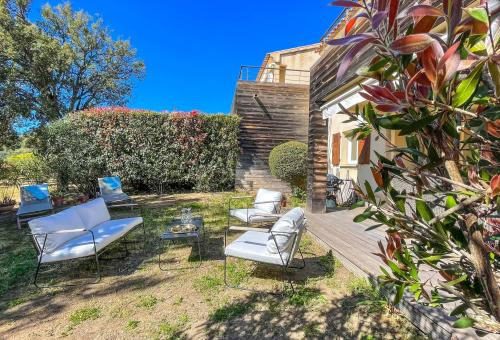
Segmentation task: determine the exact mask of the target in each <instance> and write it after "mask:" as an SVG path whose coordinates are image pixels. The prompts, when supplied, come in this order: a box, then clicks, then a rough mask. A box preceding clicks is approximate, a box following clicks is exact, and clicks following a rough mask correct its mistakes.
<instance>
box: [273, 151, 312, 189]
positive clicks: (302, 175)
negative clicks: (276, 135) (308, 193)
mask: <svg viewBox="0 0 500 340" xmlns="http://www.w3.org/2000/svg"><path fill="white" fill-rule="evenodd" d="M269 168H270V169H271V174H272V175H273V176H275V177H277V178H279V179H281V180H282V181H285V182H287V183H289V184H290V185H291V186H292V187H298V188H299V189H301V190H302V191H305V189H306V177H307V145H306V144H305V143H302V142H295V141H291V142H286V143H283V144H280V145H277V146H275V147H274V148H273V149H272V150H271V153H270V154H269Z"/></svg>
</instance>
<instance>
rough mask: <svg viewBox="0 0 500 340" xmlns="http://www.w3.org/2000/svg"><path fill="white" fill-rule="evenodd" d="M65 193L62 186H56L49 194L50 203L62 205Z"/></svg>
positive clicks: (57, 205) (56, 205)
mask: <svg viewBox="0 0 500 340" xmlns="http://www.w3.org/2000/svg"><path fill="white" fill-rule="evenodd" d="M65 195H66V190H64V189H62V188H58V189H57V190H56V191H54V192H53V193H52V195H51V197H52V203H53V204H54V206H55V207H60V206H62V205H64V198H65Z"/></svg>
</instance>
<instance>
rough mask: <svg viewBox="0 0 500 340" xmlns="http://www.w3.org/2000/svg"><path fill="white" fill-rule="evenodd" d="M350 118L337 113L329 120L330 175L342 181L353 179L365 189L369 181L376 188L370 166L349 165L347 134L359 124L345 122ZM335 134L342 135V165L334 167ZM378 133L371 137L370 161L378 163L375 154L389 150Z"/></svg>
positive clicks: (373, 133)
mask: <svg viewBox="0 0 500 340" xmlns="http://www.w3.org/2000/svg"><path fill="white" fill-rule="evenodd" d="M348 118H349V116H348V115H346V114H343V113H336V114H335V115H333V117H331V118H328V173H329V174H333V175H335V176H338V177H340V178H342V179H352V180H354V181H355V182H356V183H358V184H361V186H362V188H364V183H365V181H368V182H369V183H370V185H371V186H372V187H376V183H375V181H374V179H373V176H372V173H371V170H370V166H371V165H370V164H349V163H348V161H347V159H348V154H347V153H348V147H347V144H348V141H347V138H346V137H345V134H346V133H347V132H348V131H351V130H353V129H354V128H356V127H357V125H358V123H357V122H347V123H345V121H346V120H347V119H348ZM335 133H340V164H339V166H335V167H334V166H333V162H332V136H333V134H335ZM377 137H378V134H377V132H375V131H374V132H372V134H371V136H370V161H372V162H375V163H376V162H377V155H376V154H375V152H378V153H380V154H382V155H383V154H385V153H386V150H387V145H386V142H385V141H384V140H383V139H382V138H377Z"/></svg>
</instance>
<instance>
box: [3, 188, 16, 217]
mask: <svg viewBox="0 0 500 340" xmlns="http://www.w3.org/2000/svg"><path fill="white" fill-rule="evenodd" d="M13 194H14V189H12V188H10V187H3V188H2V189H1V191H0V213H5V212H9V211H12V209H14V206H15V205H16V200H15V199H14V198H13Z"/></svg>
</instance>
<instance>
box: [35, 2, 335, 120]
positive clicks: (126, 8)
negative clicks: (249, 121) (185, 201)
mask: <svg viewBox="0 0 500 340" xmlns="http://www.w3.org/2000/svg"><path fill="white" fill-rule="evenodd" d="M47 2H48V3H50V4H51V5H57V4H58V3H61V1H52V0H49V1H47V0H44V1H39V0H35V1H34V2H33V5H32V9H31V16H32V18H33V19H36V18H37V17H38V16H39V12H40V8H41V6H42V5H43V4H45V3H47ZM71 3H72V5H73V8H74V9H76V10H85V11H86V12H88V13H90V14H92V15H99V16H101V17H102V18H103V20H104V23H105V25H106V26H108V27H109V28H110V29H111V30H112V34H113V36H114V37H115V38H116V37H120V38H125V39H130V41H131V43H132V46H133V47H135V48H136V49H137V53H138V57H139V58H141V59H142V60H144V62H145V64H146V77H145V79H144V80H142V81H138V82H137V84H136V85H135V88H134V91H133V94H132V97H131V99H130V102H129V104H128V106H130V107H134V108H144V109H152V110H158V111H160V110H174V109H176V110H193V109H197V110H201V111H204V112H228V111H229V110H230V107H231V101H232V97H233V94H234V88H235V82H236V80H237V77H238V71H239V67H240V65H260V63H261V62H262V59H263V58H264V56H265V54H266V53H267V52H269V51H275V50H280V49H285V48H290V47H295V46H300V45H306V44H311V43H315V42H318V40H319V38H320V37H321V35H322V34H323V33H324V32H325V31H326V29H327V28H328V27H329V25H330V24H331V23H332V22H333V20H334V19H335V18H336V17H337V15H338V14H339V12H340V10H341V8H339V7H331V6H328V1H327V0H313V1H311V0H294V1H283V0H278V1H265V0H252V1H241V0H240V1H237V0H234V1H222V0H212V1H182V0H177V1H170V0H165V1H160V0H150V1H147V0H142V1H132V0H121V1H119V0H73V1H71Z"/></svg>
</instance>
